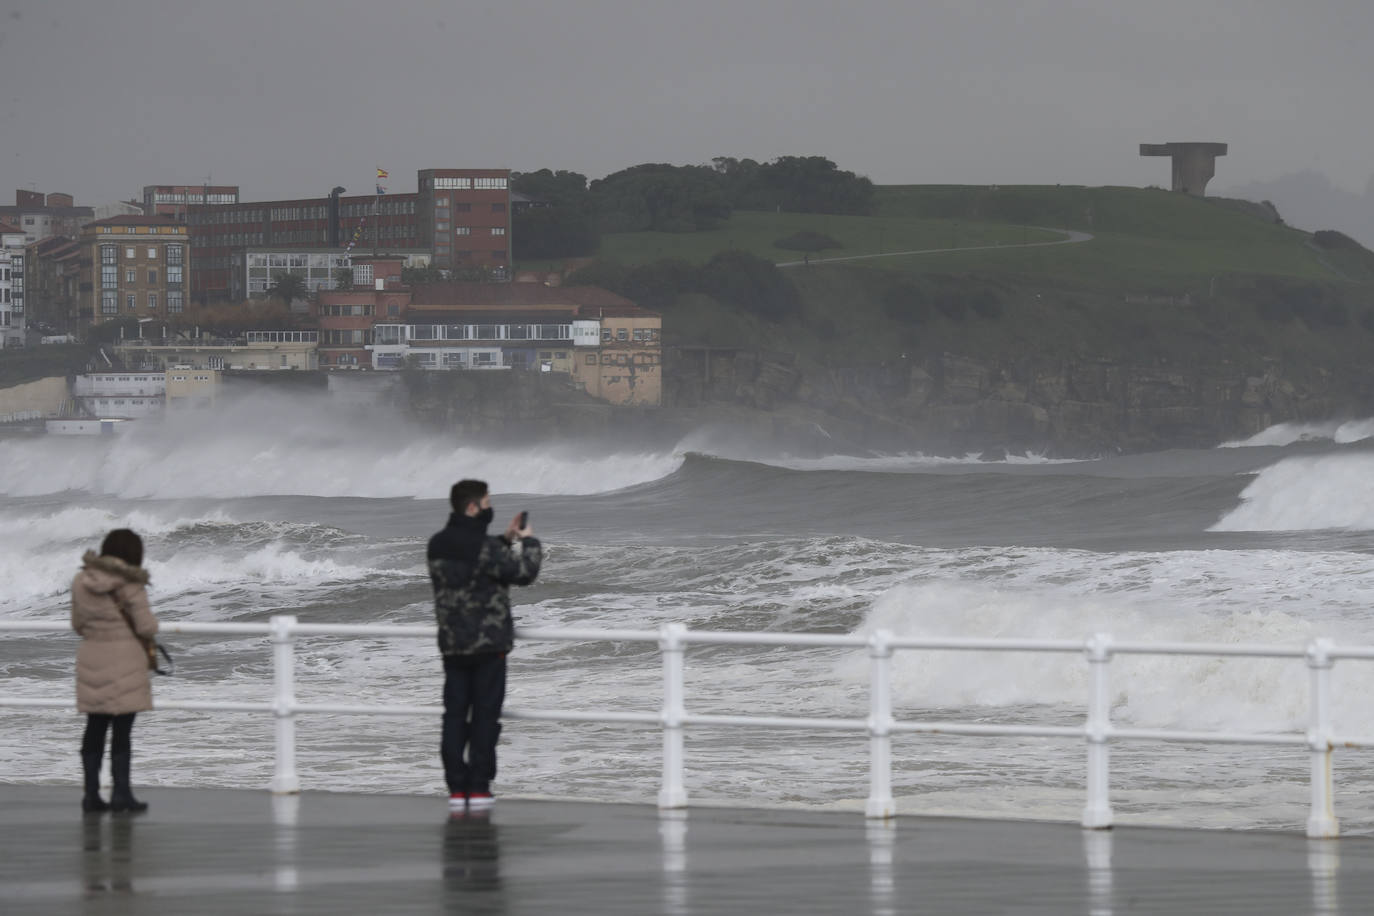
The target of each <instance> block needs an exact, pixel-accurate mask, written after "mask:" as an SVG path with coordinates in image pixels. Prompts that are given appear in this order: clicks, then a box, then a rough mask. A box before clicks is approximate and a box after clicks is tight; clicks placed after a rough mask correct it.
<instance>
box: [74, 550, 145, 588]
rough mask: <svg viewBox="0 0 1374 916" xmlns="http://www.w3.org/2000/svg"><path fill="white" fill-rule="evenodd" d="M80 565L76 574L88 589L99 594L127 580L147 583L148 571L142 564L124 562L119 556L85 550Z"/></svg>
mask: <svg viewBox="0 0 1374 916" xmlns="http://www.w3.org/2000/svg"><path fill="white" fill-rule="evenodd" d="M81 566H82V569H81V572H80V573H79V574H78V575H80V576H81V578H82V579H83V580H84V583H85V585H86V587H87V588H88V589H90V590H91V591H92V592H95V593H96V594H99V595H103V594H106V593H108V592H112V591H114V590H115V589H117V588H119V587H120V586H121V585H124V584H126V583H129V582H135V583H137V584H139V585H147V584H148V571H147V570H146V569H144V568H143V567H142V566H134V565H132V564H129V563H125V562H124V561H123V560H121V559H120V558H119V557H111V556H106V555H104V554H97V553H96V552H95V551H94V550H88V551H86V555H85V556H83V557H82V558H81Z"/></svg>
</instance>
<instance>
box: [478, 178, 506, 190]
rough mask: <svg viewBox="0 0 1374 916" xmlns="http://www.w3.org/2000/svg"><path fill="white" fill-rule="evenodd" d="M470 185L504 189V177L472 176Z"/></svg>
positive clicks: (484, 188)
mask: <svg viewBox="0 0 1374 916" xmlns="http://www.w3.org/2000/svg"><path fill="white" fill-rule="evenodd" d="M472 186H473V187H474V188H480V189H483V190H488V191H491V190H505V187H506V179H504V178H474V179H472Z"/></svg>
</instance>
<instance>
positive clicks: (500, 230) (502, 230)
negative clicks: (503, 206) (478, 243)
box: [491, 226, 506, 235]
mask: <svg viewBox="0 0 1374 916" xmlns="http://www.w3.org/2000/svg"><path fill="white" fill-rule="evenodd" d="M491 234H492V235H505V234H506V227H505V226H492V227H491Z"/></svg>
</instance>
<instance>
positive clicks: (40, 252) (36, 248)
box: [24, 235, 81, 333]
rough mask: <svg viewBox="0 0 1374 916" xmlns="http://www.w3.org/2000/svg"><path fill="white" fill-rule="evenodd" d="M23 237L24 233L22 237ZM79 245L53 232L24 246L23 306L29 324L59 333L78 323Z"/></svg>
mask: <svg viewBox="0 0 1374 916" xmlns="http://www.w3.org/2000/svg"><path fill="white" fill-rule="evenodd" d="M26 237H27V236H26ZM80 265H81V244H80V243H79V242H77V241H76V240H75V239H69V238H66V237H64V236H60V235H55V236H51V237H49V238H46V239H43V240H41V241H37V242H31V243H30V244H28V245H27V246H26V247H25V249H24V308H25V313H26V318H27V320H28V322H29V325H30V326H33V325H43V326H45V327H48V328H51V329H55V330H57V331H59V332H64V333H65V332H70V331H75V330H77V328H78V327H79V325H80V307H81V301H80V300H81V294H80V288H81V269H80Z"/></svg>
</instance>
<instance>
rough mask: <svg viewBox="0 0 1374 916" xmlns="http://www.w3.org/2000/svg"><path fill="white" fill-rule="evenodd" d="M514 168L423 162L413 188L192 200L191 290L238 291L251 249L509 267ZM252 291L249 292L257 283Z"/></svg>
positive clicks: (499, 271)
mask: <svg viewBox="0 0 1374 916" xmlns="http://www.w3.org/2000/svg"><path fill="white" fill-rule="evenodd" d="M509 183H510V170H509V169H422V170H420V172H419V173H418V186H419V190H418V191H417V192H416V193H407V194H365V195H352V196H344V195H345V189H344V188H342V187H338V188H335V189H333V191H331V192H330V194H329V195H328V196H325V197H312V198H298V199H294V200H275V201H242V200H239V201H236V202H234V203H221V204H216V203H213V202H211V203H207V204H202V205H200V206H188V209H187V217H186V223H187V229H188V232H189V236H190V246H191V252H190V256H191V262H190V267H191V287H190V291H189V292H190V295H191V296H193V297H194V298H196V299H197V300H199V299H201V298H205V299H225V298H233V297H234V292H235V284H234V275H235V271H236V269H237V268H238V265H239V264H240V263H242V260H243V259H244V257H245V253H246V252H249V251H271V250H274V249H281V250H288V251H299V252H305V251H313V250H329V251H338V250H349V249H350V246H351V252H350V253H352V254H371V253H394V252H396V251H402V250H404V251H412V252H419V253H424V254H427V255H428V256H429V257H430V259H431V260H430V263H432V264H433V266H435V267H439V268H443V269H457V268H464V267H472V268H481V269H483V270H487V271H490V272H492V273H494V274H496V275H498V276H504V275H506V274H507V273H508V272H509V269H510V263H511V255H510V242H511V239H510V189H509ZM249 292H251V290H249Z"/></svg>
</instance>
